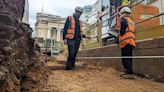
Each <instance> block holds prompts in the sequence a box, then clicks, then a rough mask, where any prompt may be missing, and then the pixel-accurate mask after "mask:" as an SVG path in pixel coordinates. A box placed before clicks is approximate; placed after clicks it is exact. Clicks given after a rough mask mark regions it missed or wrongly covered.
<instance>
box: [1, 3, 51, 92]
mask: <svg viewBox="0 0 164 92" xmlns="http://www.w3.org/2000/svg"><path fill="white" fill-rule="evenodd" d="M23 9H24V0H0V43H1V44H0V92H39V91H40V90H41V88H42V87H43V86H44V85H45V83H46V80H47V77H48V68H47V66H46V64H45V59H46V58H45V56H43V55H42V54H41V53H40V51H39V48H38V46H37V44H35V41H34V39H33V38H32V37H31V35H32V29H31V28H30V27H29V25H27V24H25V23H22V22H21V18H22V16H23V11H24V10H23ZM40 92H41V91H40Z"/></svg>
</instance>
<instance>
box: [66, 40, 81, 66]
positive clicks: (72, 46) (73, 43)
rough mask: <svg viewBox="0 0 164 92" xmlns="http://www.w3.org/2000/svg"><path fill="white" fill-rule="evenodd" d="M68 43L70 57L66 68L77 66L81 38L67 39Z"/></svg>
mask: <svg viewBox="0 0 164 92" xmlns="http://www.w3.org/2000/svg"><path fill="white" fill-rule="evenodd" d="M67 44H68V59H67V63H66V68H75V58H76V55H77V53H78V50H79V46H80V40H76V39H73V40H69V39H68V40H67Z"/></svg>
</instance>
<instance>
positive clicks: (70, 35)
mask: <svg viewBox="0 0 164 92" xmlns="http://www.w3.org/2000/svg"><path fill="white" fill-rule="evenodd" d="M68 18H69V28H68V30H67V34H66V38H67V39H73V38H74V35H75V19H74V17H73V16H69V17H68ZM79 21H80V20H79ZM77 31H80V33H81V36H82V22H81V21H80V30H77Z"/></svg>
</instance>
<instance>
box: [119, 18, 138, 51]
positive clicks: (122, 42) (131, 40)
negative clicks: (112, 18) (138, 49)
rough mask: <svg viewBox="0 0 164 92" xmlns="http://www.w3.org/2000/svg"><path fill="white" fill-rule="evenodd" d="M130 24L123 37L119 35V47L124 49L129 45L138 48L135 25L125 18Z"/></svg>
mask: <svg viewBox="0 0 164 92" xmlns="http://www.w3.org/2000/svg"><path fill="white" fill-rule="evenodd" d="M124 18H125V19H126V21H127V22H128V27H127V28H126V31H125V33H124V34H123V35H119V47H120V48H123V47H125V46H126V45H127V44H130V45H132V46H136V42H135V25H134V22H133V21H132V20H131V18H129V17H124Z"/></svg>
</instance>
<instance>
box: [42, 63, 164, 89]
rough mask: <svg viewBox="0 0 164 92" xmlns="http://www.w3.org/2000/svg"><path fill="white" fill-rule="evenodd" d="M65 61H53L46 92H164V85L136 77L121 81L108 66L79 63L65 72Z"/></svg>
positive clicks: (116, 73) (50, 65) (115, 72)
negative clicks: (73, 68)
mask: <svg viewBox="0 0 164 92" xmlns="http://www.w3.org/2000/svg"><path fill="white" fill-rule="evenodd" d="M64 63H65V62H64V61H51V62H49V63H48V66H49V67H50V68H51V69H52V73H51V75H50V76H49V79H48V83H47V86H46V87H45V90H44V92H164V84H162V83H157V82H154V81H152V80H148V79H144V78H140V77H136V78H135V79H133V80H132V79H121V78H120V77H119V72H118V71H116V70H115V69H113V68H111V67H107V66H97V65H91V64H86V63H82V62H77V63H76V65H77V67H76V69H75V70H71V71H66V70H64Z"/></svg>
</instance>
